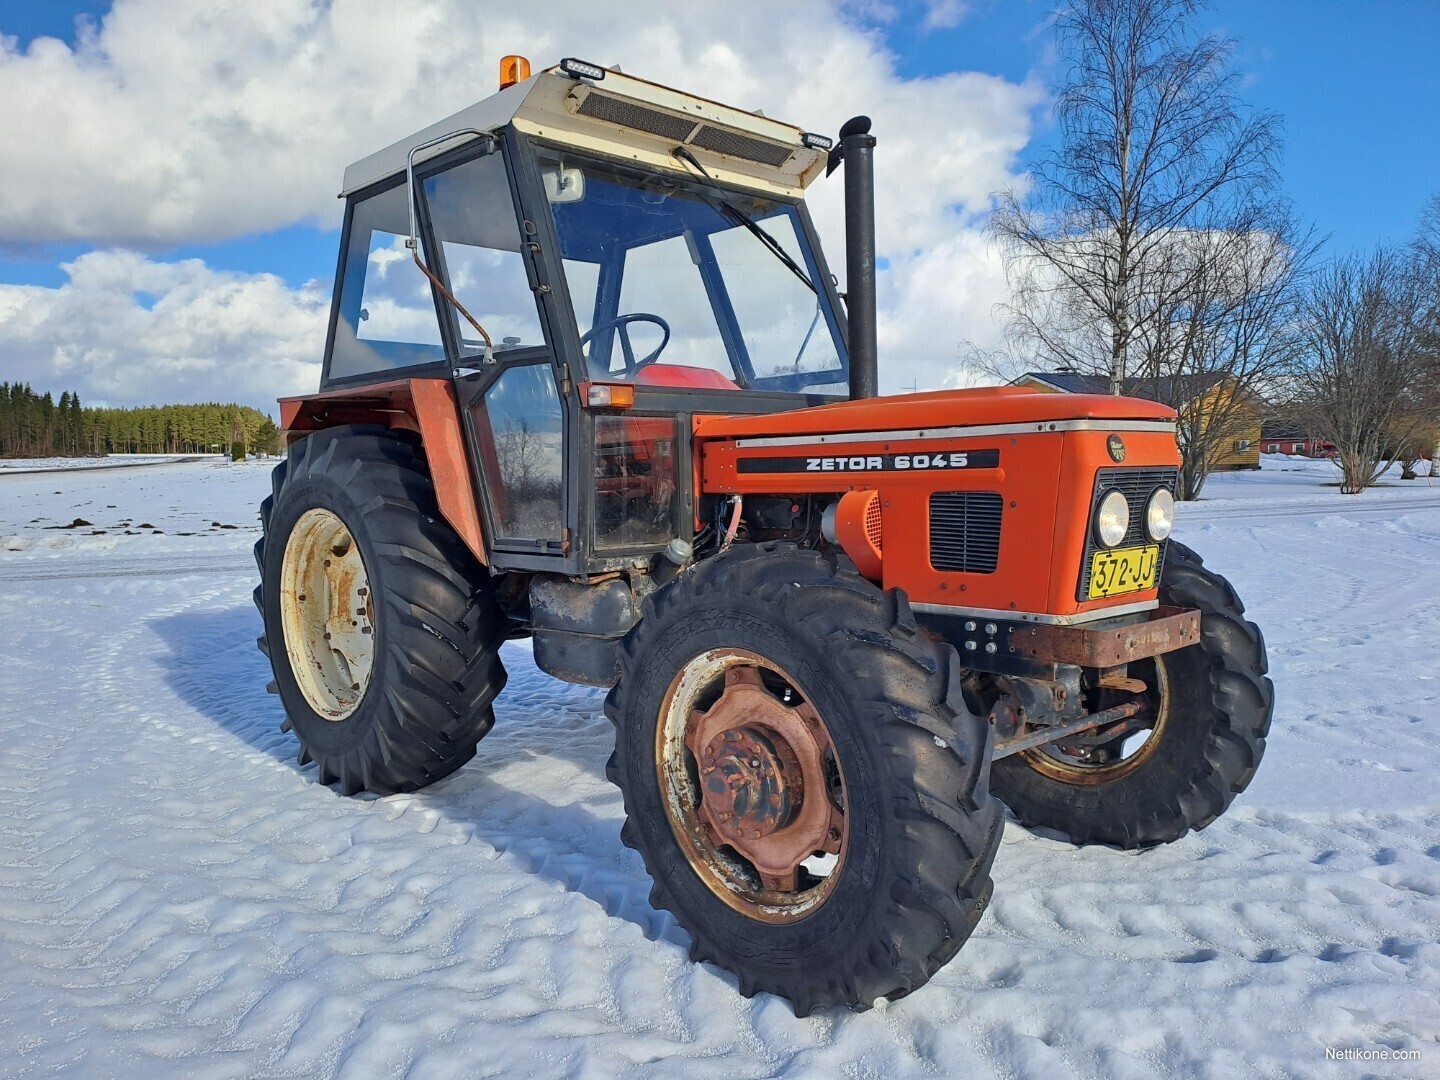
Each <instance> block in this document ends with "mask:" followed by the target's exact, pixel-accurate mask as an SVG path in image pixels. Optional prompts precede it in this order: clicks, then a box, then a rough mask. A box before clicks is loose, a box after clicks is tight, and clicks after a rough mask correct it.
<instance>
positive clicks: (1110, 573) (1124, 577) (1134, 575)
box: [1090, 544, 1160, 600]
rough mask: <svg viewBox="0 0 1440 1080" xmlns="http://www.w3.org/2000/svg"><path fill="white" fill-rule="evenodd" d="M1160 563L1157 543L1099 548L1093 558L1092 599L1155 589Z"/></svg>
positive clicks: (1091, 565) (1091, 574)
mask: <svg viewBox="0 0 1440 1080" xmlns="http://www.w3.org/2000/svg"><path fill="white" fill-rule="evenodd" d="M1159 566H1160V547H1159V545H1158V544H1149V545H1147V546H1145V547H1133V548H1119V549H1117V550H1115V551H1097V552H1096V553H1095V555H1094V557H1093V558H1092V559H1091V560H1090V599H1091V600H1099V599H1101V598H1102V597H1106V596H1118V595H1119V594H1120V593H1127V592H1139V591H1140V590H1141V589H1153V588H1154V587H1155V573H1156V570H1157V568H1158V567H1159Z"/></svg>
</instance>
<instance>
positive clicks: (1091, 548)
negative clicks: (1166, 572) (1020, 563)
mask: <svg viewBox="0 0 1440 1080" xmlns="http://www.w3.org/2000/svg"><path fill="white" fill-rule="evenodd" d="M1178 478H1179V470H1178V469H1172V468H1151V469H1101V470H1100V471H1099V472H1097V473H1096V474H1095V492H1094V494H1093V495H1092V496H1091V497H1090V518H1089V521H1088V522H1087V524H1086V527H1085V558H1084V559H1083V560H1082V562H1081V564H1080V587H1079V589H1078V590H1076V594H1075V595H1076V597H1077V598H1078V599H1080V600H1084V599H1087V598H1088V597H1089V595H1090V563H1091V561H1092V557H1093V556H1094V554H1095V552H1097V551H1099V550H1100V546H1099V544H1097V543H1096V541H1095V529H1094V527H1093V522H1094V521H1095V508H1096V507H1097V506H1099V505H1100V499H1101V497H1102V496H1103V495H1104V494H1105V493H1106V492H1107V491H1119V492H1120V493H1121V494H1122V495H1124V496H1125V501H1126V502H1127V503H1129V504H1130V524H1129V526H1128V527H1127V528H1126V529H1125V539H1124V540H1122V541H1120V543H1119V545H1118V546H1119V547H1135V546H1137V545H1139V544H1148V543H1150V539H1149V537H1147V536H1146V535H1145V504H1146V503H1147V502H1148V501H1149V500H1150V495H1151V493H1152V492H1153V491H1154V490H1155V489H1156V488H1160V487H1164V488H1169V489H1170V493H1171V494H1172V495H1173V494H1174V493H1175V485H1176V482H1177V480H1178ZM1160 547H1161V552H1160V555H1161V558H1162V560H1163V558H1164V555H1165V552H1164V547H1165V545H1164V544H1161V545H1160Z"/></svg>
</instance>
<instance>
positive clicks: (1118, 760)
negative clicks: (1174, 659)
mask: <svg viewBox="0 0 1440 1080" xmlns="http://www.w3.org/2000/svg"><path fill="white" fill-rule="evenodd" d="M1150 667H1151V671H1152V672H1153V676H1152V678H1151V679H1150V680H1148V686H1149V688H1148V690H1147V691H1146V693H1145V698H1146V708H1145V711H1144V712H1143V713H1142V714H1141V716H1142V717H1145V718H1146V719H1147V720H1148V721H1152V722H1151V723H1150V726H1149V728H1148V729H1147V728H1140V729H1138V730H1136V731H1134V732H1130V733H1128V734H1126V735H1124V736H1123V737H1122V738H1123V742H1121V743H1120V745H1119V748H1118V750H1117V751H1115V752H1114V754H1113V756H1111V757H1110V758H1109V759H1108V760H1088V761H1087V760H1085V758H1082V757H1074V756H1071V755H1067V754H1065V752H1064V751H1063V750H1062V749H1061V748H1062V747H1064V746H1065V745H1067V744H1066V742H1065V740H1061V742H1059V743H1051V744H1049V745H1046V746H1037V747H1035V748H1034V749H1033V750H1025V751H1022V752H1021V757H1022V758H1024V760H1025V761H1026V763H1028V764H1029V765H1030V767H1031V768H1033V769H1035V770H1036V771H1037V772H1039V773H1043V774H1044V775H1045V776H1048V777H1050V778H1051V779H1052V780H1059V781H1062V782H1063V783H1067V784H1076V785H1079V786H1082V787H1093V786H1096V785H1099V784H1109V783H1113V782H1114V781H1116V780H1119V779H1120V778H1121V777H1122V776H1128V775H1129V774H1130V773H1132V772H1134V771H1135V770H1136V769H1138V768H1140V766H1141V765H1144V764H1145V762H1146V761H1148V760H1149V759H1150V756H1151V755H1152V754H1153V753H1155V749H1156V747H1158V746H1159V745H1160V740H1161V738H1162V737H1163V735H1164V732H1165V725H1166V722H1167V721H1168V720H1169V717H1170V677H1169V674H1168V673H1167V672H1166V669H1165V663H1164V660H1163V658H1161V657H1158V656H1157V657H1155V658H1154V660H1153V661H1152V663H1151V665H1150ZM1141 735H1143V736H1144V741H1143V742H1136V740H1137V739H1139V738H1140V736H1141ZM1070 745H1072V746H1074V745H1076V744H1070ZM1110 745H1112V744H1104V746H1097V747H1095V748H1094V751H1092V754H1094V752H1095V751H1100V750H1104V749H1105V748H1106V747H1108V746H1110Z"/></svg>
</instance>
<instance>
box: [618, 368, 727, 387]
mask: <svg viewBox="0 0 1440 1080" xmlns="http://www.w3.org/2000/svg"><path fill="white" fill-rule="evenodd" d="M635 382H636V384H637V385H639V386H684V387H689V388H690V389H692V390H739V389H740V385H739V383H736V382H734V381H733V380H731V379H727V378H726V377H725V376H724V375H722V374H720V372H718V371H716V370H715V369H713V368H704V367H692V366H691V365H690V364H646V365H645V366H644V367H642V368H641V369H640V370H639V371H637V372H636V373H635Z"/></svg>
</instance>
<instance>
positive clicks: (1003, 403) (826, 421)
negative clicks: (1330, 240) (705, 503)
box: [695, 386, 1175, 442]
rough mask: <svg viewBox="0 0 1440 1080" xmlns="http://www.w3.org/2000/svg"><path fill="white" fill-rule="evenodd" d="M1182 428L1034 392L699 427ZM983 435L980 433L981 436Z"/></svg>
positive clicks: (751, 430) (746, 434)
mask: <svg viewBox="0 0 1440 1080" xmlns="http://www.w3.org/2000/svg"><path fill="white" fill-rule="evenodd" d="M1174 424H1175V410H1174V409H1171V408H1169V407H1168V406H1165V405H1160V404H1157V403H1156V402H1153V401H1144V400H1141V399H1140V398H1130V397H1114V396H1111V395H1109V394H1046V393H1042V392H1041V391H1038V390H1031V389H1029V388H1026V387H1015V386H1000V387H983V388H980V389H975V390H937V391H932V392H928V393H923V394H902V395H897V396H895V397H882V398H869V399H866V400H863V401H842V402H838V403H836V404H834V405H819V406H816V407H814V408H809V409H796V410H794V411H791V412H779V413H766V414H763V415H759V416H755V415H749V416H706V417H700V418H697V419H696V421H695V433H696V435H697V436H698V437H699V438H701V439H725V438H730V439H733V438H773V437H785V436H797V437H803V438H805V439H808V440H810V441H820V442H827V441H828V442H843V441H844V440H843V439H840V438H828V439H827V438H826V437H827V436H839V435H847V434H860V433H871V432H887V433H888V432H894V433H895V434H896V435H897V436H898V435H901V434H910V433H915V435H917V436H918V435H921V433H931V432H933V433H935V434H939V433H940V431H941V430H942V429H950V428H986V429H992V428H997V427H1003V428H1005V429H1006V430H1007V431H1009V432H1012V433H1014V434H1023V433H1025V432H1028V431H1031V430H1033V431H1037V432H1042V431H1061V430H1075V429H1076V428H1077V427H1083V428H1089V427H1095V428H1119V429H1122V430H1126V429H1128V430H1135V429H1136V427H1137V426H1140V427H1141V429H1142V430H1144V429H1159V428H1166V427H1170V428H1173V426H1174ZM975 434H979V432H975Z"/></svg>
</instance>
